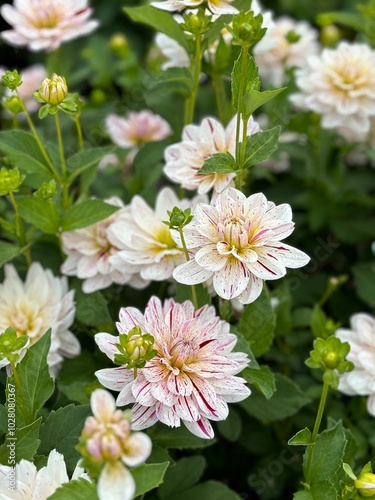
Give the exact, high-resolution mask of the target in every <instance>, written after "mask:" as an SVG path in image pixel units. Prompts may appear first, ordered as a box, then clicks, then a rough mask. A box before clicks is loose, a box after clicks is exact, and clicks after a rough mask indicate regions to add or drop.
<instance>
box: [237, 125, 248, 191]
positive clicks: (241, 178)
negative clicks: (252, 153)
mask: <svg viewBox="0 0 375 500" xmlns="http://www.w3.org/2000/svg"><path fill="white" fill-rule="evenodd" d="M248 121H249V118H247V117H245V116H242V139H241V148H240V157H239V160H238V162H237V165H238V173H237V177H236V188H237V189H242V187H243V185H244V183H245V179H246V176H247V172H246V170H245V169H244V164H245V155H246V138H247V124H248Z"/></svg>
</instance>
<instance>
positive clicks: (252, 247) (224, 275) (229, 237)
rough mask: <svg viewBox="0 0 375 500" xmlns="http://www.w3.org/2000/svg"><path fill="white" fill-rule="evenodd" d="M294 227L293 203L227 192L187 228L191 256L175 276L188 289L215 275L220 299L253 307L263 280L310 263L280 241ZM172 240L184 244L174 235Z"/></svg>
mask: <svg viewBox="0 0 375 500" xmlns="http://www.w3.org/2000/svg"><path fill="white" fill-rule="evenodd" d="M293 229H294V223H293V222H292V210H291V208H290V206H289V205H288V204H286V203H285V204H283V205H279V206H276V205H275V204H274V203H272V202H269V201H267V199H266V197H265V196H264V195H263V194H262V193H257V194H253V195H252V196H249V197H248V198H246V196H245V195H244V194H243V193H242V192H241V191H238V190H237V189H233V188H228V189H226V190H225V191H224V192H223V193H221V194H220V195H219V196H218V197H217V199H216V201H215V202H214V204H213V205H206V204H203V203H201V204H199V205H197V207H196V209H195V211H194V219H193V221H192V222H191V223H190V224H188V225H187V226H186V227H185V228H184V236H185V240H186V245H187V247H188V248H189V249H191V250H192V255H191V257H192V258H191V260H189V261H188V262H186V263H185V264H182V265H181V266H179V267H177V268H176V269H175V271H174V272H173V277H174V278H175V279H176V281H178V282H179V283H184V284H187V285H193V284H197V283H203V282H204V281H206V280H208V279H209V278H211V277H212V278H213V287H214V290H215V292H216V293H217V294H218V295H219V297H222V298H223V299H227V300H230V299H233V298H237V299H238V300H239V302H241V303H242V304H248V303H250V302H253V301H254V300H255V299H256V298H257V297H258V296H259V295H260V293H261V291H262V287H263V281H264V280H275V279H278V278H281V277H283V276H284V275H285V274H286V267H290V268H298V267H302V266H304V265H305V264H307V263H308V262H309V260H310V258H309V257H308V256H307V255H306V254H305V253H304V252H301V251H300V250H297V249H296V248H294V247H291V246H289V245H286V244H285V243H281V240H283V239H285V238H286V237H287V236H289V235H290V234H291V233H292V232H293ZM173 237H174V239H175V241H176V242H177V244H179V242H180V237H179V235H178V234H177V233H176V232H175V231H173Z"/></svg>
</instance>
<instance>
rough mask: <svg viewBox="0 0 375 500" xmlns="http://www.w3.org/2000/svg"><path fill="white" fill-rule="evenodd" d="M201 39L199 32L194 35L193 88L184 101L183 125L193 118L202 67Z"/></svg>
mask: <svg viewBox="0 0 375 500" xmlns="http://www.w3.org/2000/svg"><path fill="white" fill-rule="evenodd" d="M202 39H203V36H202V35H201V34H198V35H196V37H195V55H194V60H193V64H192V73H193V80H194V84H193V89H192V91H191V96H190V97H189V98H188V99H186V102H185V117H184V123H185V125H189V123H192V122H193V120H194V109H195V101H196V98H197V92H198V87H199V75H200V74H201V68H202Z"/></svg>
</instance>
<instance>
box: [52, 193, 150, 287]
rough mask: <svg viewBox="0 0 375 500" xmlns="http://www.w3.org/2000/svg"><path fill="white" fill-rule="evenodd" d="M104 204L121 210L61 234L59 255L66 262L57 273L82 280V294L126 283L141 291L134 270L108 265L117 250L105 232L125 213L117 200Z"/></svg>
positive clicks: (142, 283)
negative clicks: (60, 251) (61, 247)
mask: <svg viewBox="0 0 375 500" xmlns="http://www.w3.org/2000/svg"><path fill="white" fill-rule="evenodd" d="M106 202H107V203H108V204H110V205H115V206H118V207H121V209H120V210H118V211H117V212H115V213H114V214H112V215H111V216H109V217H107V218H106V219H104V220H102V221H99V222H97V223H95V224H92V225H91V226H88V227H84V228H82V229H76V230H74V231H67V232H65V233H63V234H62V245H63V251H64V253H65V254H66V255H67V259H66V260H65V262H64V263H63V265H62V266H61V272H62V273H63V274H66V275H68V276H77V277H78V278H80V279H82V280H84V281H83V284H82V290H83V291H84V292H85V293H91V292H95V291H96V290H102V289H103V288H107V287H109V286H110V285H112V283H117V284H119V285H124V284H125V283H128V282H129V281H130V280H131V285H132V286H133V287H135V288H143V287H144V286H146V285H147V282H146V281H144V280H143V279H141V278H139V276H138V274H137V269H136V268H135V267H133V268H130V267H129V266H127V267H125V266H122V267H121V268H119V269H117V268H115V267H114V266H113V265H112V264H111V256H113V255H115V254H117V253H118V252H119V251H120V250H121V247H119V246H117V242H115V241H113V240H112V239H111V238H110V235H109V231H110V228H111V226H112V225H113V224H115V223H116V221H117V220H118V219H119V218H121V216H122V215H123V214H124V213H128V211H129V210H128V209H127V208H126V207H124V205H123V203H122V201H121V200H120V199H119V198H117V197H112V198H109V199H107V200H106Z"/></svg>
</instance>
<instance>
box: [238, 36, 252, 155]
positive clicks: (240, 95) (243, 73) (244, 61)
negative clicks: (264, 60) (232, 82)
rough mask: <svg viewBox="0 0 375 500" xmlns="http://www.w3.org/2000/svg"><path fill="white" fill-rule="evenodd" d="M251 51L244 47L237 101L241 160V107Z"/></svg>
mask: <svg viewBox="0 0 375 500" xmlns="http://www.w3.org/2000/svg"><path fill="white" fill-rule="evenodd" d="M248 53H249V47H248V46H244V47H242V66H241V79H240V88H239V91H238V103H237V125H236V159H237V161H239V158H240V125H241V109H242V101H243V94H244V88H245V78H246V65H247V56H248Z"/></svg>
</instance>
